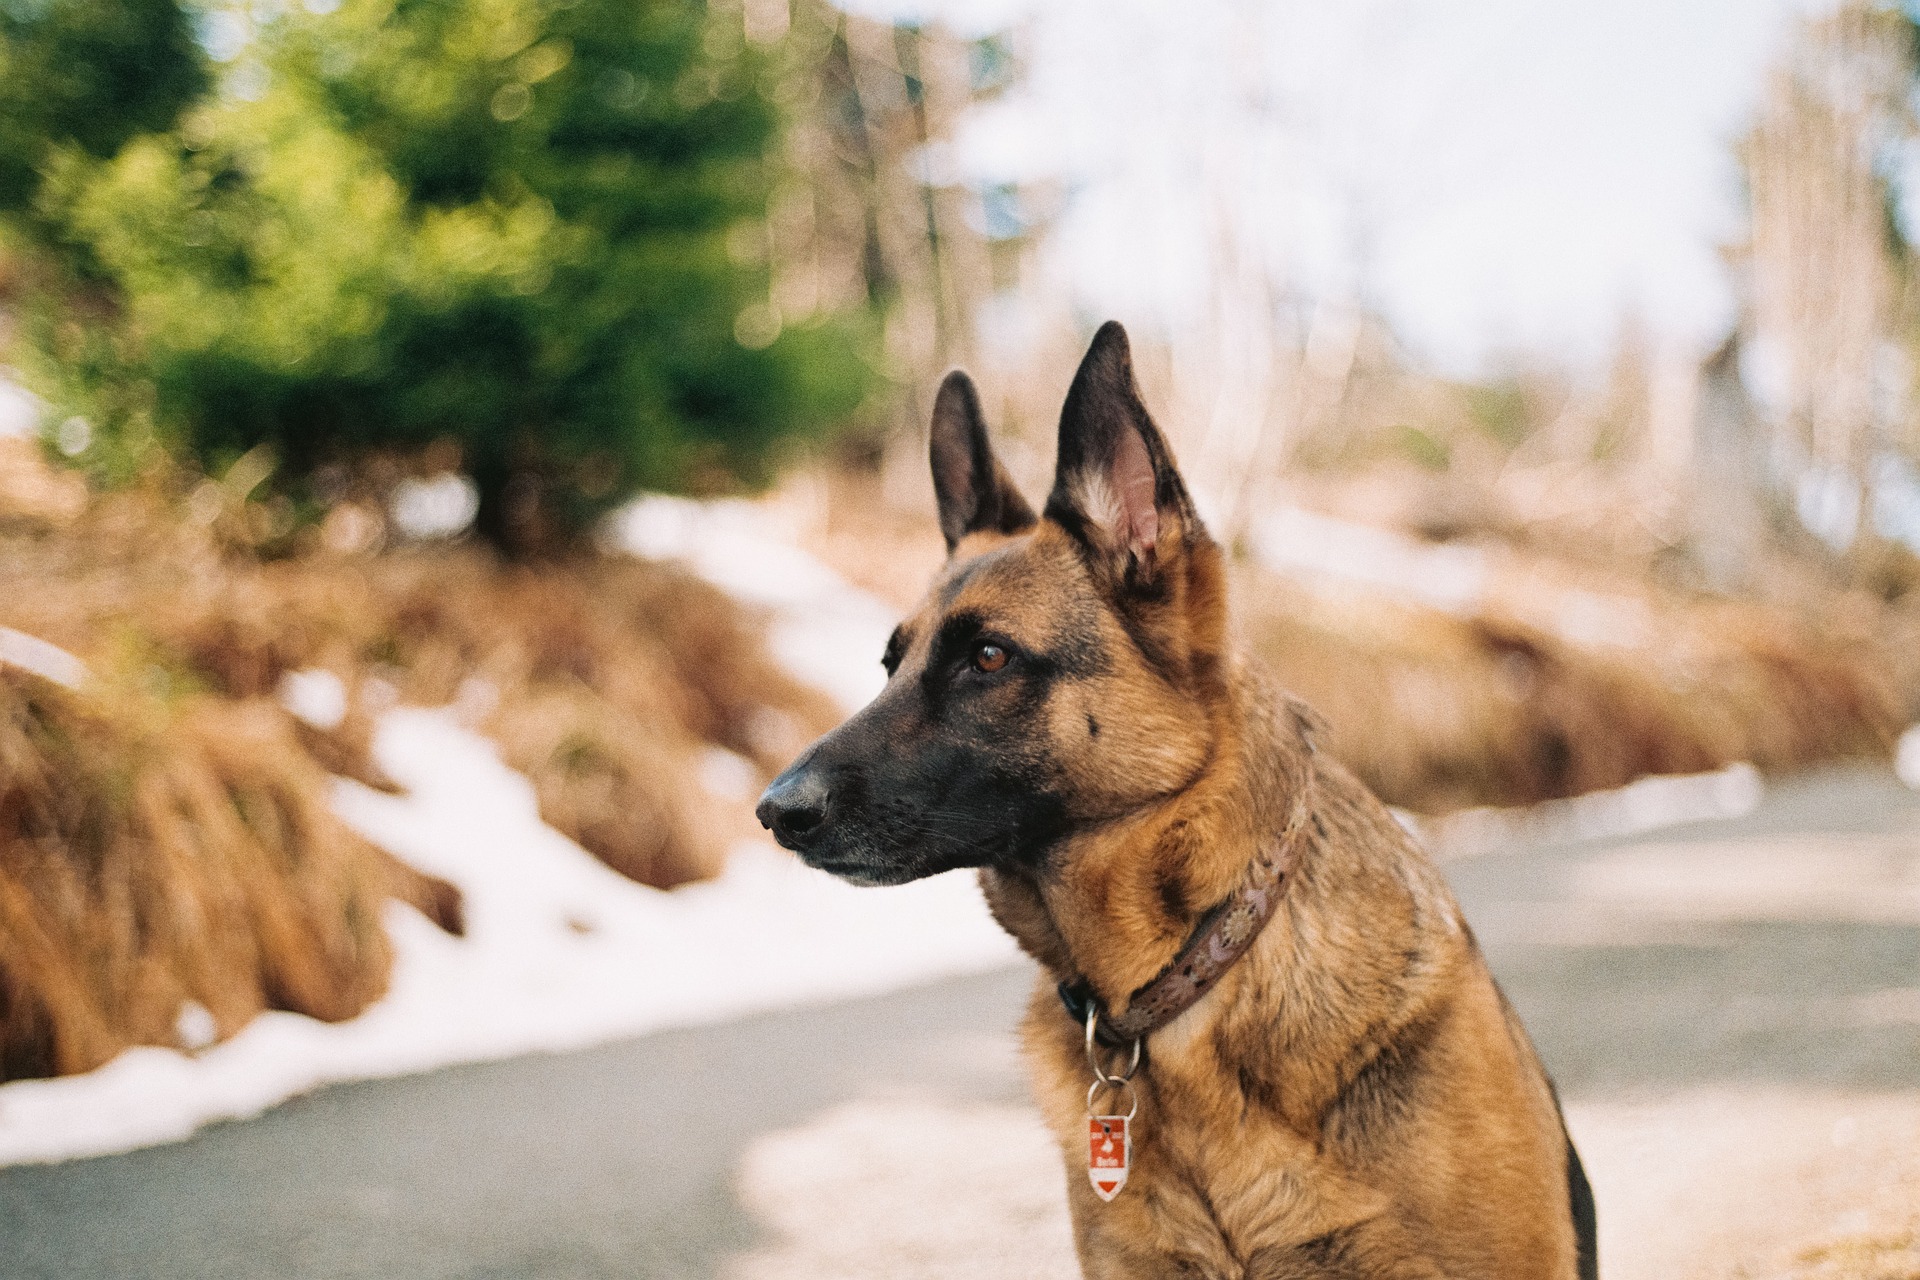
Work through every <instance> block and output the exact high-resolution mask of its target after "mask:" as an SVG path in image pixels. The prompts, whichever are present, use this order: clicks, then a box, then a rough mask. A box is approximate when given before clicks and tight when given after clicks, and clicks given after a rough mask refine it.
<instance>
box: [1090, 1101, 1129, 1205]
mask: <svg viewBox="0 0 1920 1280" xmlns="http://www.w3.org/2000/svg"><path fill="white" fill-rule="evenodd" d="M1131 1163H1133V1135H1132V1133H1131V1132H1130V1131H1129V1130H1128V1128H1127V1117H1126V1116H1088V1117H1087V1177H1088V1179H1089V1180H1090V1181H1092V1183H1093V1190H1094V1194H1095V1195H1097V1196H1099V1197H1100V1198H1101V1199H1102V1200H1111V1199H1113V1198H1114V1197H1115V1196H1117V1195H1119V1194H1120V1188H1122V1187H1124V1186H1126V1185H1127V1166H1128V1165H1130V1164H1131Z"/></svg>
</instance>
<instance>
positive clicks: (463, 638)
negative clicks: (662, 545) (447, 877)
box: [0, 455, 836, 1079]
mask: <svg viewBox="0 0 1920 1280" xmlns="http://www.w3.org/2000/svg"><path fill="white" fill-rule="evenodd" d="M9 463H11V464H24V465H28V466H33V465H38V464H37V463H36V462H35V460H34V458H33V457H32V456H30V455H22V456H21V457H18V458H11V459H6V458H0V470H4V469H5V465H7V464H9ZM208 483H211V482H208ZM15 488H17V489H19V490H20V491H21V492H27V493H30V494H38V493H41V492H42V491H43V489H44V486H43V485H36V484H32V483H25V484H22V485H19V486H15ZM12 491H13V490H11V489H9V488H8V487H7V486H6V485H4V484H0V625H4V626H8V627H12V628H15V629H17V630H19V631H22V632H25V633H27V634H29V635H32V636H36V637H38V638H40V639H43V640H46V641H48V642H50V643H53V644H56V645H58V646H60V647H62V648H64V649H66V650H67V651H69V652H70V653H73V654H75V655H76V656H78V657H79V658H80V659H82V660H83V661H84V662H85V663H86V664H87V666H88V668H89V669H90V670H91V671H92V672H93V673H94V674H93V678H92V679H91V680H90V681H88V682H87V683H86V685H85V686H84V687H83V688H81V689H78V690H75V689H67V688H63V687H61V686H59V685H56V684H52V683H50V682H48V681H46V680H44V679H42V678H40V677H38V676H33V675H29V674H26V673H24V672H21V671H18V670H15V669H12V668H8V667H6V666H4V665H0V1079H7V1078H12V1077H17V1076H24V1075H43V1074H61V1073H67V1072H73V1071H83V1070H87V1069H89V1068H91V1067H93V1066H96V1065H99V1064H100V1063H102V1062H105V1061H106V1060H107V1059H109V1058H111V1057H112V1056H113V1055H114V1054H115V1053H117V1052H118V1051H119V1050H120V1049H122V1048H124V1047H126V1046H127V1045H131V1044H173V1043H175V1042H176V1040H177V1039H178V1038H179V1034H180V1033H179V1032H178V1031H177V1030H176V1022H177V1020H178V1017H179V1014H180V1010H181V1009H182V1008H183V1006H184V1004H185V1002H188V1001H195V1002H198V1003H199V1004H201V1005H203V1006H205V1008H206V1009H207V1010H208V1011H209V1012H210V1013H211V1014H212V1016H213V1021H214V1025H215V1028H216V1033H217V1036H218V1037H220V1038H224V1037H225V1036H228V1035H231V1034H232V1033H233V1032H235V1031H237V1030H238V1029H239V1028H240V1027H241V1026H244V1025H245V1023H246V1022H247V1021H248V1020H249V1019H251V1018H252V1017H253V1016H254V1015H255V1014H257V1013H258V1012H260V1011H261V1010H263V1009H290V1010H294V1011H297V1012H301V1013H306V1014H310V1015H312V1016H314V1017H319V1018H325V1019H339V1018H346V1017H351V1016H353V1015H354V1014H355V1013H357V1012H359V1011H360V1010H361V1009H362V1008H364V1007H365V1006H366V1004H367V1003H368V1002H369V1001H371V1000H372V999H374V998H376V997H377V996H378V995H379V994H380V992H381V991H382V990H383V989H384V986H385V983H386V977H387V971H388V966H389V962H390V955H389V953H388V949H387V940H386V935H385V933H384V932H383V930H382V929H381V927H380V911H381V904H382V903H383V902H384V901H385V900H386V899H388V898H399V899H401V900H403V901H408V902H411V903H413V904H414V905H415V906H417V907H419V908H420V909H421V910H422V911H424V912H425V913H426V914H428V915H429V916H430V917H431V918H433V919H435V920H436V921H437V922H439V923H440V924H441V925H442V926H443V927H446V928H449V929H450V930H453V931H456V932H457V931H458V930H459V928H460V922H461V904H460V900H459V894H458V892H457V891H456V890H455V889H454V887H453V886H452V885H450V884H447V883H446V882H444V881H438V880H435V879H433V878H431V877H427V876H423V875H420V874H419V873H417V872H414V871H412V870H411V869H409V868H407V867H405V866H404V865H403V864H401V863H399V862H397V861H396V860H394V859H393V858H392V857H390V856H389V855H387V854H385V853H383V852H381V851H379V850H377V849H375V848H373V847H371V846H369V845H367V844H366V843H364V842H363V841H361V840H359V839H358V838H356V837H355V836H354V835H353V834H352V833H351V832H349V831H348V830H347V829H346V828H344V827H343V826H342V825H341V824H340V823H339V822H338V821H337V820H335V819H334V818H333V816H332V814H331V812H330V811H329V809H328V807H327V804H326V788H327V785H328V775H329V774H340V775H344V776H349V777H354V778H357V779H359V780H361V781H364V782H368V783H370V784H373V785H376V786H385V787H392V785H393V784H392V783H391V782H390V781H389V780H387V779H386V778H385V777H384V775H383V774H382V773H381V771H380V769H379V767H378V765H377V764H376V763H375V761H374V759H373V754H372V749H371V747H372V731H373V725H374V722H375V719H376V717H377V714H378V712H379V710H380V709H382V708H383V707H384V706H386V705H388V704H390V703H391V702H392V701H393V700H395V699H403V700H406V701H410V702H414V703H417V704H422V705H441V704H445V703H448V702H453V703H455V704H456V706H457V707H458V708H459V709H460V710H461V712H462V714H464V715H466V716H467V718H468V719H469V720H470V721H472V722H473V723H475V724H476V725H477V726H478V727H480V728H482V729H483V730H484V731H485V732H487V733H489V734H490V735H491V736H492V737H493V738H494V739H495V740H496V742H497V743H498V744H499V745H500V748H501V751H502V755H503V757H504V758H505V759H506V761H507V763H509V764H510V765H512V766H514V767H515V768H517V769H519V770H521V771H522V772H524V773H526V774H527V775H528V776H529V778H530V779H531V780H532V782H533V784H534V787H535V789H536V792H537V794H538V797H539V802H540V807H541V811H542V815H543V817H545V818H546V819H547V820H548V821H549V822H550V823H551V824H552V825H554V826H556V827H557V828H559V829H560V830H561V831H563V832H565V833H566V834H568V835H570V836H572V837H574V838H575V839H576V840H578V841H579V842H580V843H581V844H582V845H583V846H585V847H586V848H588V849H589V850H590V851H592V852H593V853H595V854H597V855H598V856H599V857H601V858H602V859H604V860H605V861H606V862H608V863H609V864H610V865H612V866H613V867H615V868H616V869H618V870H620V871H622V872H624V873H626V874H628V875H630V876H632V877H634V878H635V879H638V880H642V881H644V882H646V883H650V884H655V885H660V886H663V887H664V886H670V885H673V884H678V883H681V882H683V881H686V880H692V879H699V878H703V877H706V876H710V875H712V874H714V873H715V872H717V871H718V870H719V868H720V865H721V861H722V859H723V857H724V855H725V850H726V848H727V845H728V844H729V843H730V842H731V840H732V839H733V838H734V837H735V836H736V835H738V834H740V833H741V832H742V831H743V830H744V829H745V828H746V826H747V823H748V822H750V820H751V815H750V813H749V812H748V808H747V804H748V803H749V802H743V801H742V800H741V799H739V798H733V799H729V800H726V801H724V802H723V801H722V800H720V799H718V798H716V797H713V796H710V795H709V794H708V793H707V791H706V790H705V789H704V788H703V787H702V785H701V783H700V778H701V776H702V774H703V772H705V771H706V768H705V767H706V765H707V764H708V762H709V758H710V753H712V752H714V751H715V750H718V749H724V750H726V751H730V752H733V753H735V754H736V755H738V756H741V757H744V758H745V760H746V761H747V762H748V764H749V768H748V771H749V772H757V773H759V774H760V775H762V776H771V774H772V772H773V771H774V770H776V769H777V768H779V767H780V766H782V765H784V764H785V762H786V760H787V759H788V758H790V757H791V755H792V754H793V753H794V752H795V751H797V750H798V748H799V747H800V746H801V745H803V744H804V743H805V741H806V740H807V739H808V738H810V737H811V736H813V735H814V734H816V733H817V732H819V731H820V730H822V729H824V728H825V727H826V726H827V725H828V724H829V723H830V722H831V721H832V720H833V719H834V717H835V714H836V712H835V709H834V707H833V706H832V704H831V703H830V702H829V701H828V700H827V699H826V698H825V697H824V696H822V695H820V694H818V693H816V692H814V691H812V690H810V689H807V688H805V687H803V686H801V685H799V684H797V683H795V682H794V681H793V680H791V679H790V678H788V677H787V676H786V675H784V673H782V672H781V671H780V670H778V669H777V668H776V667H775V666H774V665H773V664H772V662H771V661H770V660H769V659H768V658H767V656H766V655H765V653H764V652H763V650H762V648H761V645H760V642H759V638H758V632H757V626H756V622H755V620H754V619H753V618H751V617H749V616H748V615H746V614H745V613H743V612H742V610H741V609H740V608H739V607H738V606H737V605H735V604H734V603H733V602H732V601H731V600H729V599H728V598H727V597H725V596H724V595H722V594H721V593H720V592H718V591H717V590H715V589H713V588H711V587H709V586H707V585H706V584H704V583H701V582H699V581H697V580H695V579H693V578H691V577H690V576H688V575H687V574H685V573H682V572H680V571H678V570H675V569H671V568H668V567H664V566H658V565H649V564H643V563H640V562H636V561H631V560H626V559H622V558H616V557H605V558H599V557H585V558H582V559H579V560H575V561H572V562H569V563H565V564H555V565H548V566H542V567H537V568H536V567H513V566H507V565H503V564H501V563H499V562H498V561H496V560H495V559H493V558H492V557H490V556H489V555H487V554H486V553H484V552H483V551H480V550H478V549H475V548H460V547H454V548H441V549H438V550H432V551H428V550H421V551H414V552H401V553H392V554H386V555H358V556H342V555H333V554H328V553H326V552H324V551H319V550H311V551H307V552H305V553H303V554H300V555H297V556H289V557H287V558H282V559H277V560H272V559H263V558H262V557H261V555H260V554H258V552H257V550H256V547H255V544H254V541H253V535H254V534H255V533H256V532H257V531H258V529H259V528H260V527H263V526H262V523H261V521H260V520H258V519H256V518H255V517H256V515H257V513H255V512H252V511H250V510H249V506H248V504H247V503H246V502H245V501H244V500H243V499H240V498H237V497H235V496H233V495H230V494H226V493H224V492H223V491H221V490H219V489H218V488H217V487H215V488H213V489H209V488H208V484H207V483H203V484H202V485H201V486H200V487H199V489H198V490H197V491H196V492H195V493H194V494H193V495H192V497H191V498H189V499H188V500H186V501H184V502H183V501H181V500H179V498H178V496H176V495H170V494H168V493H166V492H163V491H160V490H159V489H157V488H153V489H147V490H144V491H136V492H128V493H121V494H118V495H114V496H112V497H108V498H101V499H97V500H94V501H92V502H91V503H89V504H86V505H85V506H84V507H82V508H78V509H75V508H70V507H60V508H58V509H57V510H56V509H53V508H50V507H48V506H47V505H46V504H45V503H40V504H39V505H37V506H33V507H30V508H29V507H26V506H20V505H16V506H15V507H7V506H6V503H7V502H8V501H9V499H8V496H7V495H8V494H9V493H10V492H12ZM209 495H211V497H209ZM313 668H320V669H324V670H327V671H329V672H332V673H333V674H334V675H336V676H338V677H339V678H340V680H341V681H342V684H343V686H344V688H345V690H346V691H347V694H348V697H347V714H346V716H345V717H344V719H342V720H341V721H340V723H339V724H337V725H335V726H333V727H331V728H326V729H319V728H315V727H313V726H311V725H306V724H302V723H301V722H299V721H297V720H296V719H295V718H294V717H293V716H291V715H290V714H289V713H288V712H287V711H286V710H285V709H284V708H283V707H282V706H281V705H280V702H279V698H278V694H279V691H280V689H281V687H282V681H283V680H285V679H286V677H287V676H288V675H289V673H293V672H298V671H304V670H309V669H313Z"/></svg>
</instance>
